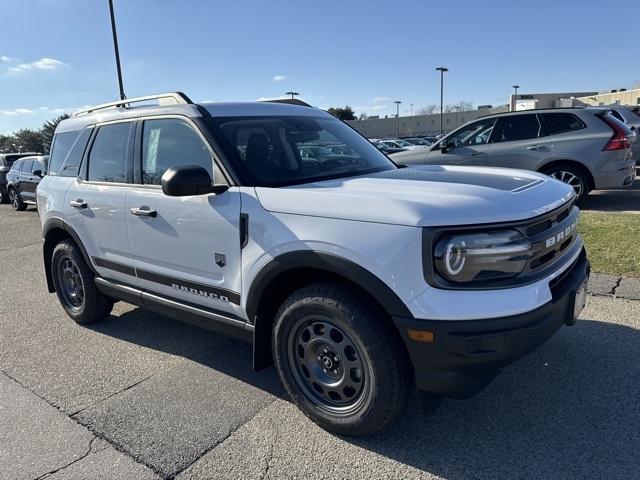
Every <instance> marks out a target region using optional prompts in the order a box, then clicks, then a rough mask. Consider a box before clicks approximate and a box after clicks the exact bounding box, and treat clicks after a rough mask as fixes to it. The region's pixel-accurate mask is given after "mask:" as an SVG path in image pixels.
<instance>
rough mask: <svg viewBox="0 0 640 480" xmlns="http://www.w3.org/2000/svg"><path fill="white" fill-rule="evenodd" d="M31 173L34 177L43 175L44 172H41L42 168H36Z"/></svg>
mask: <svg viewBox="0 0 640 480" xmlns="http://www.w3.org/2000/svg"><path fill="white" fill-rule="evenodd" d="M31 175H34V176H36V177H40V178H42V177H44V174H43V173H42V170H40V169H38V170H34V171H33V173H32V174H31Z"/></svg>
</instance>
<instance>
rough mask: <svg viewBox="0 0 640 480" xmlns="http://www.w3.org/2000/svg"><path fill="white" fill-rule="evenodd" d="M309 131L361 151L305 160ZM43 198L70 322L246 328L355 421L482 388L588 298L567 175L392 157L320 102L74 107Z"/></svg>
mask: <svg viewBox="0 0 640 480" xmlns="http://www.w3.org/2000/svg"><path fill="white" fill-rule="evenodd" d="M151 100H157V101H158V103H159V105H157V106H149V105H147V104H148V103H149V101H151ZM136 105H138V106H136ZM308 144H316V145H317V144H344V145H346V146H348V147H349V148H350V151H352V152H353V153H352V156H353V159H352V160H351V161H349V162H336V161H333V160H331V159H312V158H303V157H301V156H300V149H301V147H303V146H304V145H308ZM37 195H38V202H37V204H38V210H39V214H40V219H41V221H42V233H43V237H44V249H43V253H44V261H45V265H46V266H47V267H46V277H47V282H48V287H49V290H50V291H51V292H54V291H55V292H56V293H57V295H58V298H59V300H60V302H61V304H62V306H63V308H64V309H65V310H66V312H67V314H68V315H69V316H70V317H71V318H72V319H74V320H75V321H76V322H78V323H82V324H84V323H90V322H94V321H97V320H100V319H102V318H104V317H106V316H108V315H109V313H110V312H111V309H112V307H113V304H114V302H116V301H126V302H129V303H132V304H134V305H137V306H139V307H141V308H146V309H149V310H151V311H154V312H158V313H161V314H164V315H169V316H171V317H174V318H177V319H179V320H183V321H187V322H192V323H195V324H197V325H200V326H203V327H205V328H210V329H212V330H215V331H218V332H222V333H225V334H228V335H232V336H234V337H237V338H241V339H244V340H246V341H249V342H252V343H253V346H254V367H255V368H256V369H259V368H262V367H264V366H266V365H269V364H270V363H271V362H272V361H275V364H276V367H277V370H278V373H279V375H280V378H281V379H282V381H283V383H284V385H285V387H286V389H287V391H288V393H289V394H290V396H291V398H292V399H293V401H294V402H295V403H296V404H297V405H298V406H299V407H300V408H301V409H302V410H303V411H304V413H305V414H306V415H308V416H309V417H310V418H312V419H313V420H314V421H315V422H317V423H318V424H319V425H321V426H322V427H324V428H326V429H328V430H331V431H334V432H339V433H344V434H348V435H366V434H370V433H373V432H375V431H377V430H379V429H380V428H382V427H383V426H384V425H385V424H386V423H387V422H389V421H390V420H391V418H393V416H394V415H395V414H396V413H397V412H398V411H399V410H400V409H401V408H402V405H403V403H404V401H405V399H406V398H407V396H408V394H409V393H410V391H411V387H412V386H413V385H416V386H417V389H418V391H419V392H420V398H421V401H422V404H423V406H424V409H425V411H430V410H432V409H434V408H435V407H437V405H438V403H439V401H440V398H441V397H447V396H448V397H459V398H462V397H469V396H472V395H474V394H475V393H477V392H478V391H480V390H481V389H482V388H484V387H485V386H486V385H487V384H488V383H489V382H490V381H491V380H492V379H493V378H494V377H495V376H496V374H497V373H498V372H499V371H500V370H501V369H502V368H504V367H505V366H507V365H509V364H510V363H511V362H513V361H514V360H517V359H518V358H521V357H523V356H524V355H526V354H527V353H529V352H530V351H532V350H533V349H535V348H537V347H538V346H540V345H541V344H542V343H544V342H545V341H546V340H547V339H548V338H549V337H551V336H552V335H553V334H554V332H555V331H556V330H557V329H558V328H560V326H562V325H572V324H573V323H574V321H575V319H576V317H577V316H578V314H579V313H580V311H581V309H582V307H583V306H584V301H585V291H586V283H587V279H588V276H589V262H588V261H587V259H586V255H585V249H584V245H583V243H582V240H581V238H580V235H579V234H578V231H577V224H578V217H579V214H578V209H577V208H576V207H575V206H574V204H573V203H574V200H575V193H574V191H573V189H572V188H571V187H570V186H568V185H566V184H564V183H562V182H559V181H556V180H554V179H551V178H549V177H547V176H544V175H540V174H537V173H532V172H524V171H515V170H504V169H495V170H494V169H477V168H460V167H421V168H415V169H413V168H411V169H409V168H404V169H400V168H398V167H396V166H395V165H394V164H393V163H392V162H390V161H389V159H388V158H387V157H386V156H385V155H384V154H382V153H381V152H380V151H378V149H377V148H376V147H374V146H373V145H372V144H371V143H370V142H369V141H367V140H366V139H365V138H364V137H362V136H360V135H359V134H358V133H356V132H355V130H353V129H351V128H350V127H348V126H347V125H346V124H345V123H343V122H341V121H339V120H338V119H336V118H335V117H333V116H332V115H330V114H328V113H326V112H324V111H321V110H317V109H314V108H311V107H304V106H294V105H286V104H280V103H251V104H249V103H245V104H240V103H235V104H231V103H230V104H201V105H196V104H193V103H192V102H191V101H190V100H189V99H188V98H187V97H186V96H185V95H183V94H180V93H175V94H165V95H159V96H152V97H143V98H140V99H130V100H124V101H120V102H116V103H112V104H107V105H102V106H98V107H94V108H91V109H88V110H85V111H81V112H77V113H76V114H74V115H73V116H72V117H71V118H70V119H68V120H64V121H62V122H61V123H60V125H59V126H58V128H57V130H56V133H55V137H54V140H53V147H52V153H51V157H50V165H49V174H48V175H47V176H46V177H45V178H43V180H42V182H41V183H40V185H39V188H38V190H37Z"/></svg>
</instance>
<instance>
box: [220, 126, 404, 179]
mask: <svg viewBox="0 0 640 480" xmlns="http://www.w3.org/2000/svg"><path fill="white" fill-rule="evenodd" d="M208 121H209V122H210V125H211V126H212V127H213V129H214V130H215V132H216V137H217V138H219V139H221V140H222V142H221V143H223V144H224V145H225V147H226V148H227V153H228V155H231V156H233V157H235V158H236V159H237V160H236V162H235V163H236V164H237V165H240V166H241V168H242V171H243V173H244V174H245V175H246V176H247V181H248V182H252V183H253V184H257V185H287V184H289V185H292V184H298V183H305V182H309V181H317V180H323V179H329V178H343V177H347V176H356V175H362V174H364V173H373V172H379V171H383V170H391V169H394V168H395V167H394V165H393V164H392V163H391V162H390V161H389V159H388V158H387V157H386V156H385V155H384V154H383V153H381V152H380V151H379V150H378V149H377V148H376V147H374V146H373V144H372V143H371V142H369V141H368V140H367V139H366V138H364V137H362V136H361V135H360V134H358V133H357V132H356V131H355V130H353V129H352V128H350V127H348V126H347V125H346V124H345V123H343V122H341V121H340V120H338V119H336V118H334V117H326V118H325V117H318V118H310V117H305V116H302V117H294V116H286V117H267V116H264V117H244V118H243V117H232V118H212V119H209V120H208ZM329 144H339V145H345V147H346V148H348V151H349V154H340V155H339V154H334V153H333V152H331V150H328V149H325V148H321V149H320V152H321V154H320V155H317V156H314V157H308V156H303V155H304V153H305V152H308V151H309V150H308V147H321V146H323V145H329Z"/></svg>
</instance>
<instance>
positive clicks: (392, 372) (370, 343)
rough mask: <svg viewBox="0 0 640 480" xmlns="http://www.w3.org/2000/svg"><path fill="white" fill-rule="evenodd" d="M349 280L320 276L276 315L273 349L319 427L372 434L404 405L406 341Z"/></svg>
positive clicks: (290, 388)
mask: <svg viewBox="0 0 640 480" xmlns="http://www.w3.org/2000/svg"><path fill="white" fill-rule="evenodd" d="M389 327H390V326H389V324H385V323H384V322H383V318H381V316H380V315H379V314H377V313H376V311H375V310H374V309H371V308H369V307H368V306H367V302H366V301H365V300H363V299H362V298H360V296H359V295H358V294H357V293H356V292H355V291H354V290H352V289H351V288H349V287H348V286H347V285H342V284H340V283H334V282H319V283H315V284H312V285H309V286H307V287H304V288H302V289H300V290H298V291H297V292H295V293H294V294H293V295H291V296H290V297H289V298H288V299H287V300H285V302H284V303H283V304H282V306H281V307H280V309H279V311H278V313H277V314H276V321H275V325H274V331H273V337H272V341H273V352H274V359H275V363H276V366H277V369H278V374H279V375H280V379H281V380H282V383H283V384H284V386H285V388H286V390H287V392H288V393H289V395H290V396H291V398H292V399H293V401H294V402H295V403H296V405H297V406H298V407H299V408H300V410H302V412H303V413H304V414H305V415H307V416H308V417H309V418H310V419H311V420H313V421H314V422H316V423H317V424H318V425H320V426H321V427H322V428H324V429H326V430H329V431H332V432H335V433H339V434H344V435H350V436H362V435H369V434H372V433H375V432H376V431H378V430H380V429H381V428H383V427H384V426H385V425H386V424H387V423H388V422H390V421H391V419H392V418H393V417H394V416H395V415H396V414H397V413H398V412H399V411H400V410H401V409H402V407H403V406H404V403H405V401H406V398H407V397H408V392H409V387H410V386H411V376H410V371H411V367H410V366H409V362H408V359H407V356H406V354H405V350H404V345H402V344H401V342H400V340H399V339H398V337H397V335H394V332H393V331H391V329H390V328H389Z"/></svg>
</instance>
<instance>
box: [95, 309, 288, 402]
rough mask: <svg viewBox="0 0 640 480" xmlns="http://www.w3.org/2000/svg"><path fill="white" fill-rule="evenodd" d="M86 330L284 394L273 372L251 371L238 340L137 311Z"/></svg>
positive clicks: (248, 354) (247, 348)
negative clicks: (183, 359) (182, 359)
mask: <svg viewBox="0 0 640 480" xmlns="http://www.w3.org/2000/svg"><path fill="white" fill-rule="evenodd" d="M87 327H88V328H90V329H92V330H94V331H96V332H98V333H101V334H103V335H108V336H110V337H114V338H117V339H118V340H122V341H125V342H129V343H133V344H136V345H139V346H141V347H145V348H149V349H153V350H156V351H160V352H164V353H168V354H170V355H175V356H179V357H182V358H185V359H188V360H192V361H194V362H197V363H199V364H201V365H203V366H205V367H209V368H211V369H213V370H216V371H219V372H222V373H224V374H226V375H229V376H230V377H233V378H236V379H238V380H241V381H243V382H245V383H247V384H249V385H252V386H254V387H256V388H260V389H261V390H264V391H265V392H267V393H270V394H271V395H274V396H278V397H280V396H283V395H284V388H283V387H282V386H281V384H280V381H279V379H278V376H277V373H276V371H275V369H274V368H273V367H269V368H267V369H264V370H262V371H260V372H254V370H253V367H252V365H253V363H252V362H253V356H252V346H251V345H250V344H248V343H245V342H242V341H240V340H236V339H234V338H231V337H228V336H225V335H222V334H218V333H216V332H212V331H209V330H206V329H203V328H200V327H196V326H193V325H189V324H187V323H184V322H180V321H179V320H174V319H172V318H168V317H165V316H163V315H159V314H156V313H153V312H150V311H146V310H142V309H139V308H133V309H132V310H130V311H128V312H125V313H123V314H121V315H111V316H109V317H108V318H106V319H105V320H103V321H102V322H99V323H96V324H93V325H87Z"/></svg>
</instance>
